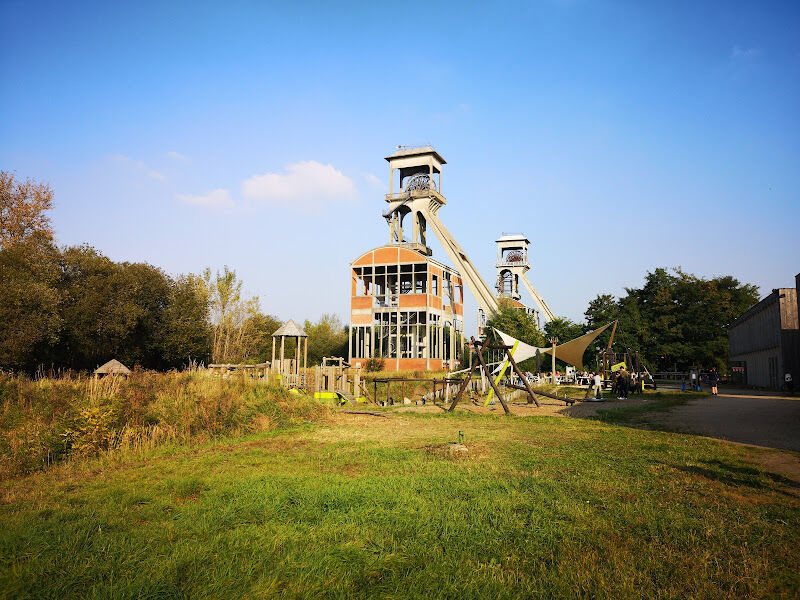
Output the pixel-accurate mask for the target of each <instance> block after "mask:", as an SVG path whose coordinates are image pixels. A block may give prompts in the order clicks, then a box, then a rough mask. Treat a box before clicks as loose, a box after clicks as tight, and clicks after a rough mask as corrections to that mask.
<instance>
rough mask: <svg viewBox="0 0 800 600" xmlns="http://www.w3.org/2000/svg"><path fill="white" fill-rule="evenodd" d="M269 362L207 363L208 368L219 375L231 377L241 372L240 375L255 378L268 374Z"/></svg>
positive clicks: (264, 376)
mask: <svg viewBox="0 0 800 600" xmlns="http://www.w3.org/2000/svg"><path fill="white" fill-rule="evenodd" d="M269 368H270V363H269V362H265V363H258V364H255V365H247V364H244V363H239V364H236V363H224V364H223V363H217V364H210V365H208V369H209V370H210V371H211V373H212V374H213V375H217V376H219V377H231V376H233V375H238V374H241V376H242V377H251V378H252V377H255V378H257V379H261V378H266V377H267V376H268V375H269Z"/></svg>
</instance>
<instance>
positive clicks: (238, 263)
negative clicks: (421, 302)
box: [0, 0, 800, 331]
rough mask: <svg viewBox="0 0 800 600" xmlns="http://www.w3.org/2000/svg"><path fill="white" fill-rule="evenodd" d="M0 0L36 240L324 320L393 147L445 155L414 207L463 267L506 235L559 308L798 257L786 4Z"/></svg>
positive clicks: (375, 238)
mask: <svg viewBox="0 0 800 600" xmlns="http://www.w3.org/2000/svg"><path fill="white" fill-rule="evenodd" d="M0 20H2V22H3V23H4V24H5V26H4V38H5V39H4V42H3V44H2V50H0V76H1V79H0V82H1V83H0V169H4V170H11V171H15V172H16V173H17V175H19V176H22V177H29V176H30V177H34V178H37V179H41V180H44V181H47V182H49V183H50V184H51V185H52V186H53V188H54V190H55V193H56V209H55V211H54V214H53V217H54V221H55V226H56V231H57V237H58V241H59V242H60V243H62V244H78V243H84V242H87V243H89V244H91V245H93V246H95V247H97V248H98V249H99V250H101V251H102V252H103V253H104V254H106V255H107V256H109V257H110V258H112V259H114V260H129V261H146V262H150V263H152V264H155V265H159V266H161V267H163V268H164V269H165V270H166V271H167V272H169V273H172V274H177V273H184V272H199V271H201V270H202V269H203V268H204V267H206V266H210V267H212V268H221V267H222V266H223V265H226V264H227V265H230V266H231V267H234V268H235V269H236V270H237V271H238V273H239V274H240V276H241V277H242V279H243V280H244V282H245V287H246V289H247V291H248V292H249V293H250V294H253V295H258V296H259V297H260V298H261V303H262V307H263V309H264V310H265V311H267V312H270V313H274V314H276V315H278V316H279V317H281V318H289V317H293V318H295V319H305V318H311V319H316V318H317V317H319V316H320V315H321V314H322V313H325V312H334V313H338V314H339V315H340V316H342V317H343V318H346V316H347V310H348V302H349V298H348V293H349V287H348V286H349V281H348V264H349V262H350V261H351V260H353V259H354V258H356V257H357V256H358V255H359V254H361V252H363V251H365V250H368V249H370V248H372V247H375V246H378V245H380V244H383V243H385V241H387V239H388V233H387V227H386V224H385V221H384V220H383V219H382V218H381V216H380V212H381V210H382V209H383V206H384V202H383V197H382V194H383V193H384V191H385V188H386V186H387V185H388V167H387V166H386V162H385V161H384V160H383V157H384V156H386V155H388V154H389V153H391V152H392V151H393V148H394V147H395V145H397V144H405V145H414V144H424V143H431V144H433V145H434V146H435V147H436V148H437V150H438V151H439V152H440V153H441V154H442V155H443V156H444V157H445V158H446V160H447V161H448V165H447V166H446V167H445V169H446V170H445V173H444V178H443V184H444V186H443V191H444V193H445V195H446V196H447V198H448V204H447V206H446V207H444V208H443V209H442V211H441V212H440V216H441V217H442V220H443V221H444V222H445V224H446V225H447V227H448V229H449V230H450V231H451V232H452V233H453V234H454V235H455V236H456V237H457V239H458V240H459V241H460V243H461V245H462V246H463V247H464V249H465V250H466V251H467V253H468V254H469V255H470V257H471V258H472V260H473V262H475V263H476V265H478V267H479V268H480V269H481V270H482V273H483V274H484V278H485V279H487V280H488V281H489V283H490V284H492V283H493V280H494V271H493V263H494V260H495V248H494V243H493V240H494V239H496V237H498V235H499V234H500V233H501V232H504V231H506V232H517V231H521V232H524V233H525V234H526V235H527V236H528V237H529V238H530V239H531V240H532V242H533V246H532V250H531V256H532V260H533V265H534V266H533V269H532V271H531V273H530V276H531V279H532V280H533V281H534V284H535V285H536V287H537V288H538V289H539V291H540V292H541V294H542V295H543V296H544V297H545V298H546V299H547V301H548V303H549V304H550V305H551V307H552V308H553V309H554V311H555V312H556V313H557V314H560V315H564V316H568V317H570V318H573V319H576V320H579V319H581V318H582V316H583V311H584V310H585V308H586V305H587V303H588V301H589V300H590V299H591V298H593V297H594V296H595V295H596V294H597V293H613V294H615V295H619V294H621V293H623V288H624V287H625V286H638V285H640V284H641V282H642V278H643V275H644V273H645V272H646V271H647V270H652V269H653V268H655V267H658V266H681V267H683V268H684V269H685V270H687V271H690V272H693V273H696V274H699V275H704V276H713V275H717V274H732V275H734V276H736V277H738V278H739V279H741V280H743V281H746V282H751V283H755V284H757V285H759V286H760V287H761V291H762V293H768V292H769V291H770V290H771V289H772V288H773V287H782V286H788V285H791V284H792V283H793V280H794V275H795V273H797V272H798V271H800V260H798V259H800V235H799V234H798V224H800V192H799V191H798V190H800V136H799V135H798V133H800V33H798V32H800V27H798V25H800V5H798V4H797V3H793V2H785V3H780V2H708V3H703V2H669V3H662V4H661V5H656V3H642V2H629V3H620V2H588V1H587V2H583V1H579V0H575V1H547V2H529V3H521V4H516V3H496V4H492V5H488V4H485V3H480V4H479V3H453V4H446V3H422V4H414V3H404V4H391V3H377V2H364V3H349V4H348V3H335V4H334V3H306V2H297V3H275V4H273V5H269V4H268V3H256V2H253V3H242V2H218V3H201V2H191V3H185V4H180V3H163V4H162V3H149V2H139V3H109V2H102V3H83V2H69V3H65V2H54V3H42V2H32V1H26V2H8V1H0ZM433 248H434V256H435V257H436V258H439V259H442V260H445V262H446V258H445V256H444V254H443V252H442V251H441V249H440V248H439V247H438V244H436V243H435V242H434V243H433ZM474 311H475V303H474V302H473V301H472V300H471V299H468V302H467V317H466V320H467V325H468V331H469V330H471V329H474Z"/></svg>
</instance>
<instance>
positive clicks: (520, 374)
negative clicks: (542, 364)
mask: <svg viewBox="0 0 800 600" xmlns="http://www.w3.org/2000/svg"><path fill="white" fill-rule="evenodd" d="M506 356H507V357H508V362H510V363H511V368H512V369H514V372H515V373H516V374H517V376H518V377H519V378H520V379H521V380H522V383H523V384H525V389H527V390H528V396H529V399H528V404H530V403H531V400H533V403H534V404H535V405H536V407H537V408H539V401H538V400H537V399H536V394H534V393H533V388H531V384H530V383H529V382H528V378H527V377H525V374H524V373H523V372H522V370H521V369H520V368H519V367H518V366H517V361H515V360H514V357H513V356H512V354H511V350H509V349H508V348H506Z"/></svg>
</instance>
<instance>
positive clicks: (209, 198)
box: [175, 188, 234, 210]
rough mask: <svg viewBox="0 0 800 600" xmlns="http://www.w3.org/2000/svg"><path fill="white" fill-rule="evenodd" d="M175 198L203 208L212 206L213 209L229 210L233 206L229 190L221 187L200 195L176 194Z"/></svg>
mask: <svg viewBox="0 0 800 600" xmlns="http://www.w3.org/2000/svg"><path fill="white" fill-rule="evenodd" d="M175 198H177V199H178V200H179V201H180V202H183V203H184V204H191V205H193V206H201V207H203V208H212V209H215V210H230V209H232V208H233V207H234V202H233V198H231V194H230V192H228V190H225V189H222V188H218V189H216V190H212V191H210V192H208V193H206V194H202V195H200V196H193V195H191V194H178V195H176V196H175Z"/></svg>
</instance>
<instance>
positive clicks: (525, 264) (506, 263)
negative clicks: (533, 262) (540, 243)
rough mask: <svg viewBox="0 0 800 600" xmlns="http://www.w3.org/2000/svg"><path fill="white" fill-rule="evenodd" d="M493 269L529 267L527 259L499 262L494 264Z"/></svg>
mask: <svg viewBox="0 0 800 600" xmlns="http://www.w3.org/2000/svg"><path fill="white" fill-rule="evenodd" d="M494 266H495V268H500V267H529V266H530V265H529V264H528V259H527V258H526V259H525V260H501V261H498V262H496V263H494Z"/></svg>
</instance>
